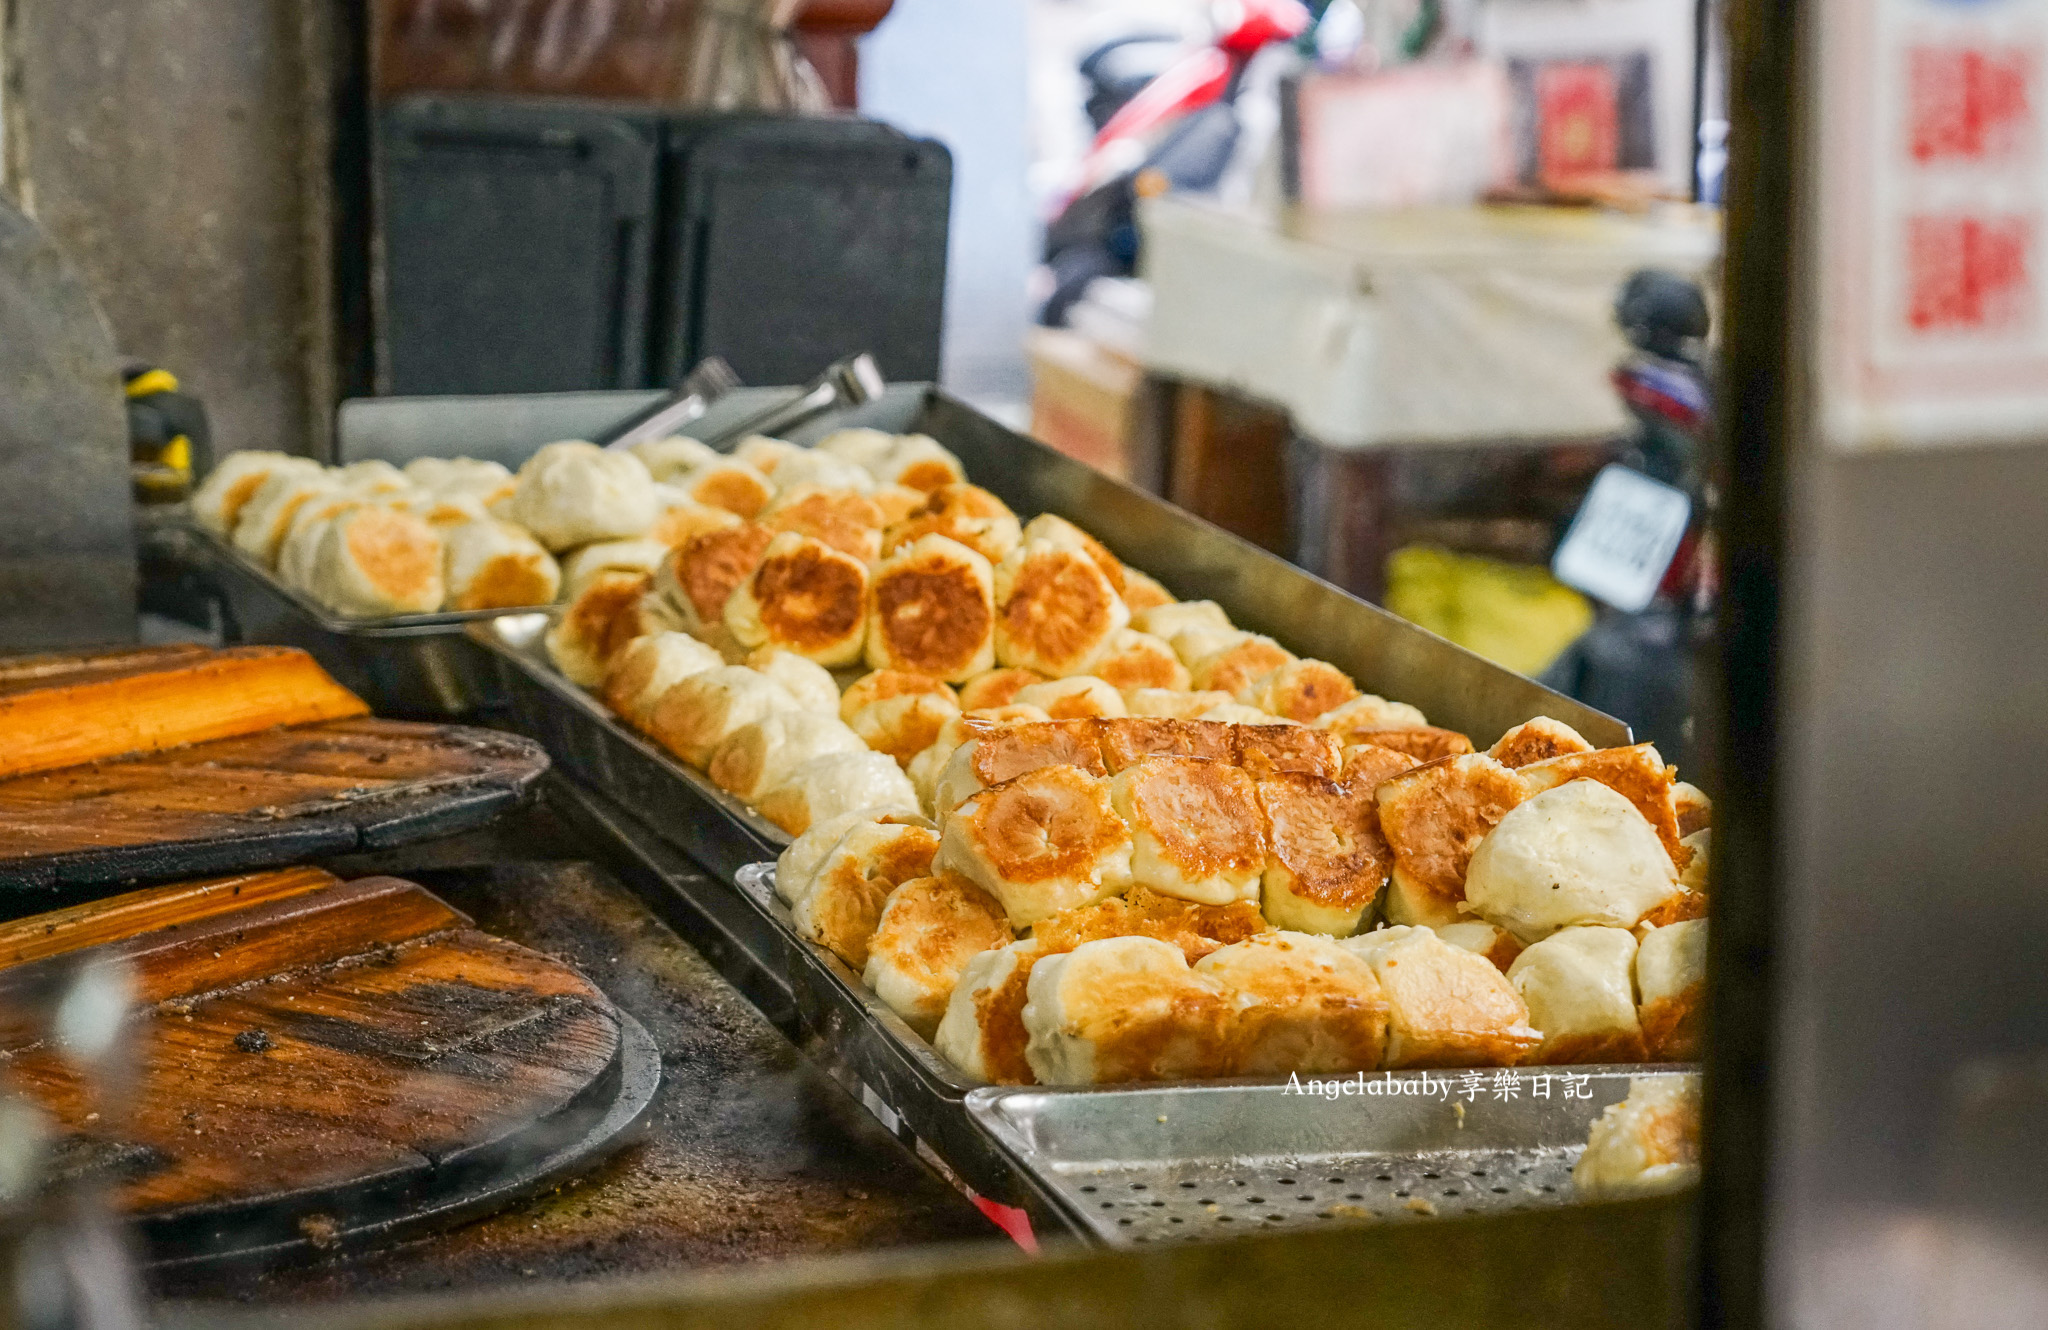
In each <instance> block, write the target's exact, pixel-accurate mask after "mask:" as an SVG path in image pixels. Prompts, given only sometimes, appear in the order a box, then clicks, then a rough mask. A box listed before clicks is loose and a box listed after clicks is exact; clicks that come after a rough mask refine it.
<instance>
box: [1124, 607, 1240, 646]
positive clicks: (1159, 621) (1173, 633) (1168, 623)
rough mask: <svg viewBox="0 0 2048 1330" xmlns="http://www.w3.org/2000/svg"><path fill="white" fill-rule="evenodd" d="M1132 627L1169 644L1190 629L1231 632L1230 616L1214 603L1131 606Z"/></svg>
mask: <svg viewBox="0 0 2048 1330" xmlns="http://www.w3.org/2000/svg"><path fill="white" fill-rule="evenodd" d="M1131 627H1133V628H1135V629H1137V630H1138V631H1139V632H1141V633H1150V634H1152V636H1154V637H1157V638H1162V639H1164V640H1165V641H1167V642H1171V641H1173V639H1174V638H1175V637H1177V636H1179V635H1180V634H1181V633H1182V632H1184V631H1185V630H1187V629H1189V628H1209V629H1214V630H1216V631H1219V632H1230V631H1232V624H1231V622H1230V616H1229V615H1227V614H1225V613H1224V612H1223V607H1222V606H1221V605H1218V604H1217V603H1216V602H1215V601H1213V600H1177V601H1173V602H1170V603H1168V604H1165V605H1148V606H1146V607H1144V608H1142V609H1141V608H1139V607H1138V606H1136V605H1133V606H1132V607H1131Z"/></svg>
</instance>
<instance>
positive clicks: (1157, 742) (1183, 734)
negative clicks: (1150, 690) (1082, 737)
mask: <svg viewBox="0 0 2048 1330" xmlns="http://www.w3.org/2000/svg"><path fill="white" fill-rule="evenodd" d="M1148 757H1198V758H1202V759H1204V760H1205V761H1210V762H1221V763H1224V764H1226V765H1229V764H1234V763H1235V762H1236V760H1237V749H1236V745H1235V743H1234V742H1233V738H1232V735H1231V731H1230V726H1228V725H1219V724H1216V723H1215V722H1213V721H1206V720H1174V719H1170V718H1167V717H1161V716H1131V717H1124V718H1120V719H1116V720H1107V721H1104V722H1103V724H1102V760H1103V762H1104V764H1105V765H1106V766H1107V768H1108V770H1109V773H1110V774H1111V775H1115V774H1116V773H1117V772H1119V771H1122V770H1123V769H1124V768H1125V767H1128V766H1130V765H1132V764H1133V763H1135V762H1141V761H1143V760H1144V759H1146V758H1148Z"/></svg>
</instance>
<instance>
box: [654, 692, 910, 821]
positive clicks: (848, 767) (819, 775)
mask: <svg viewBox="0 0 2048 1330" xmlns="http://www.w3.org/2000/svg"><path fill="white" fill-rule="evenodd" d="M686 686H687V685H686ZM754 805H755V808H756V809H757V810H758V811H759V812H760V814H761V816H762V817H765V818H767V819H768V820H769V821H770V822H773V823H774V824H775V825H776V826H778V827H781V828H782V829H783V830H784V831H786V832H788V833H789V834H790V835H792V836H799V835H802V834H803V832H804V830H805V829H806V828H807V827H809V826H810V825H811V824H812V823H813V822H816V821H819V820H821V819H823V818H828V817H832V816H834V815H835V814H838V813H846V812H852V811H855V810H859V809H869V810H873V809H885V810H893V811H897V812H903V813H908V814H910V815H912V816H917V815H918V813H917V791H915V790H913V789H911V788H910V780H909V778H908V777H906V776H905V775H904V774H903V770H902V768H900V767H898V766H897V765H896V763H895V762H894V761H893V760H891V759H890V758H889V757H888V756H887V755H886V754H883V753H872V752H859V753H829V754H827V755H826V756H824V757H815V758H812V759H811V760H810V761H808V762H806V763H804V764H803V765H802V766H800V767H798V768H797V769H796V771H795V772H794V773H793V774H791V776H790V777H789V779H787V780H785V781H784V782H783V783H782V784H780V785H778V786H776V787H775V788H774V789H772V790H770V791H768V792H767V793H766V794H764V795H762V796H761V797H760V798H759V799H756V800H755V801H754Z"/></svg>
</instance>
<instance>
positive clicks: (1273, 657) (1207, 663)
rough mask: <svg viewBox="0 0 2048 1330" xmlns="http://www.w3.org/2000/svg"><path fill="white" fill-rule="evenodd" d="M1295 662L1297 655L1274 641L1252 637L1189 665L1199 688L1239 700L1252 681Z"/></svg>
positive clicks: (1268, 638)
mask: <svg viewBox="0 0 2048 1330" xmlns="http://www.w3.org/2000/svg"><path fill="white" fill-rule="evenodd" d="M1175 645H1176V646H1178V645H1179V644H1178V643H1176V644H1175ZM1293 661H1294V653H1293V652H1291V651H1289V650H1288V649H1287V648H1286V647H1283V646H1281V645H1280V644H1279V643H1278V642H1275V641H1274V640H1273V639H1272V638H1270V637H1258V636H1249V637H1246V638H1244V639H1243V640H1242V641H1239V642H1236V643H1234V644H1233V645H1230V646H1226V647H1224V648H1223V649H1222V650H1221V651H1216V652H1213V653H1211V654H1209V655H1205V656H1201V657H1199V658H1197V659H1195V660H1191V661H1188V663H1187V665H1188V673H1189V675H1190V676H1192V678H1193V681H1194V686H1195V687H1197V688H1203V689H1208V688H1213V689H1215V690H1216V691H1217V692H1219V693H1229V694H1230V695H1231V696H1232V697H1236V696H1237V695H1238V694H1239V693H1241V692H1243V691H1244V688H1245V686H1246V685H1247V684H1249V683H1251V681H1252V680H1254V679H1256V678H1258V677H1259V676H1260V675H1262V674H1268V673H1271V672H1272V671H1274V670H1277V669H1279V668H1280V667H1281V666H1282V665H1287V664H1291V663H1293ZM1260 709H1261V710H1264V708H1260Z"/></svg>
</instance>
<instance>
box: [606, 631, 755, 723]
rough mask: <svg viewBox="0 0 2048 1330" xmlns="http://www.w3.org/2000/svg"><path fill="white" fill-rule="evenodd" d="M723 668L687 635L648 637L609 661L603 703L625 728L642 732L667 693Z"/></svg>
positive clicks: (707, 649) (716, 656)
mask: <svg viewBox="0 0 2048 1330" xmlns="http://www.w3.org/2000/svg"><path fill="white" fill-rule="evenodd" d="M724 664H725V659H724V657H722V656H720V655H719V654H718V652H717V651H716V650H715V649H714V648H712V647H710V646H707V645H705V644H704V643H702V642H700V641H698V640H697V639H696V638H694V637H691V636H690V635H689V634H688V633H675V632H668V633H649V634H648V635H647V636H645V637H638V638H635V639H634V640H633V641H631V642H628V643H627V644H626V645H625V646H624V647H622V648H621V649H620V650H619V652H618V654H617V655H615V656H614V657H613V658H612V661H611V664H610V666H609V668H607V669H606V671H605V677H604V700H605V703H606V705H608V706H610V707H611V709H612V710H613V711H616V712H618V713H619V715H620V716H621V717H623V718H624V719H625V721H626V723H627V724H629V725H631V726H632V727H633V728H635V729H639V730H644V729H646V728H647V726H648V723H649V722H650V721H651V720H652V718H653V716H654V707H655V704H656V703H658V702H660V701H661V699H662V697H663V695H665V694H666V693H667V692H668V690H669V689H671V688H673V687H675V686H676V685H677V684H679V683H681V682H682V681H683V680H685V679H687V678H689V677H690V676H691V675H693V674H703V673H704V672H705V671H707V670H715V669H719V668H722V667H723V666H724Z"/></svg>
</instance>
